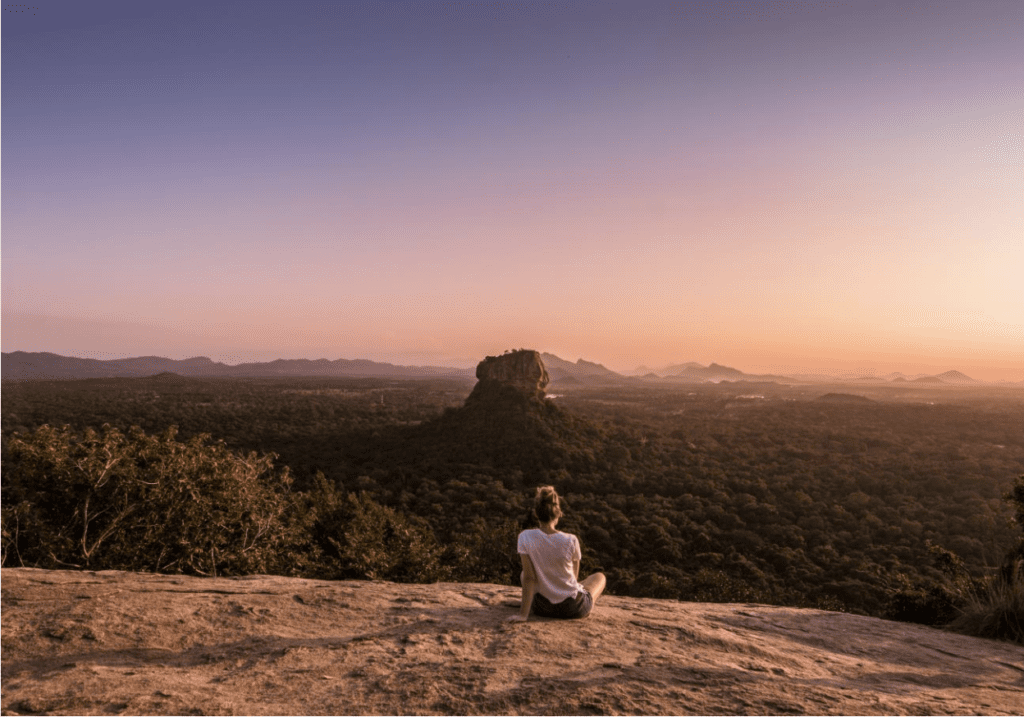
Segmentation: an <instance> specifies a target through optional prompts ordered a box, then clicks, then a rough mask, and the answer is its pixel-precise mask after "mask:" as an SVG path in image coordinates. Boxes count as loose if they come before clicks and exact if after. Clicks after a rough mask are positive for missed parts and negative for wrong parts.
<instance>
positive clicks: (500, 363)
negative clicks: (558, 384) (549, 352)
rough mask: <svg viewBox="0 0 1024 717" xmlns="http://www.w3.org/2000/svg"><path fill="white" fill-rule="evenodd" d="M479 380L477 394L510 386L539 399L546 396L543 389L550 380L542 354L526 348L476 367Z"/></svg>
mask: <svg viewBox="0 0 1024 717" xmlns="http://www.w3.org/2000/svg"><path fill="white" fill-rule="evenodd" d="M476 377H477V378H478V379H479V382H478V383H477V385H476V387H475V388H474V389H473V392H474V393H484V392H491V391H494V390H495V389H496V388H498V387H501V386H508V387H512V388H515V389H517V390H519V391H521V392H523V393H524V394H526V395H527V396H531V397H536V398H543V397H544V388H545V387H546V386H547V385H548V381H549V380H550V379H549V378H548V371H547V369H546V368H545V367H544V361H543V360H542V359H541V357H540V354H539V353H538V352H536V351H530V350H527V349H520V350H518V351H510V352H508V353H505V354H502V355H501V356H488V357H487V358H485V359H484V360H483V361H481V362H480V363H479V364H477V367H476Z"/></svg>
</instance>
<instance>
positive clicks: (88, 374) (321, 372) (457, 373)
mask: <svg viewBox="0 0 1024 717" xmlns="http://www.w3.org/2000/svg"><path fill="white" fill-rule="evenodd" d="M2 358H3V363H2V367H0V375H2V376H3V378H5V379H20V380H25V379H81V378H138V377H143V376H155V375H157V374H162V373H171V374H177V375H179V376H190V377H200V376H248V377H260V376H262V377H270V376H352V377H378V376H379V377H395V378H427V377H441V376H444V377H452V378H473V377H474V374H473V369H459V368H450V367H442V366H395V365H394V364H390V363H378V362H376V361H369V360H366V359H353V360H349V359H337V360H335V361H329V360H328V359H317V360H316V361H310V360H309V359H277V360H276V361H270V362H267V363H243V364H238V365H237V366H229V365H227V364H224V363H219V362H215V361H213V360H211V359H209V358H207V357H205V356H198V357H196V358H190V359H184V360H181V361H177V360H175V359H168V358H162V357H159V356H142V357H138V358H128V359H110V360H99V359H83V358H75V357H68V356H58V355H57V354H53V353H27V352H25V351H14V352H12V353H4V354H3V357H2Z"/></svg>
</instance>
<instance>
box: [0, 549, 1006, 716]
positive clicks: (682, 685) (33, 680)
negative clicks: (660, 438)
mask: <svg viewBox="0 0 1024 717" xmlns="http://www.w3.org/2000/svg"><path fill="white" fill-rule="evenodd" d="M519 596H520V589H519V588H518V587H512V586H508V585H488V584H458V583H437V584H434V585H408V584H403V585H398V584H395V583H388V582H381V581H372V582H352V581H340V582H331V581H325V580H300V579H295V578H283V577H274V576H269V575H253V576H249V577H240V578H196V577H186V576H182V575H153V574H146V573H124V572H115V571H103V572H85V571H81V572H76V571H47V570H34V569H28V568H17V569H14V568H4V570H3V611H2V613H0V615H2V618H3V626H2V630H3V675H2V677H3V693H2V704H0V709H2V712H3V714H291V715H302V714H1020V711H1021V705H1024V681H1022V679H1021V676H1022V675H1024V647H1021V646H1020V645H1012V644H1007V643H1001V642H995V641H992V640H983V639H981V638H976V637H964V636H962V635H954V634H951V633H948V632H943V631H942V630H936V629H934V628H930V627H924V626H922V625H911V624H907V623H898V622H886V621H884V620H878V619H875V618H869V617H860V616H857V615H848V614H845V613H838V612H822V611H820V610H801V609H797V608H787V607H770V606H767V605H742V604H732V605H717V604H704V603H685V602H677V601H675V600H653V599H644V598H627V597H617V596H613V595H607V596H604V597H602V598H601V600H599V601H598V604H597V606H596V607H595V608H594V612H593V613H592V614H591V615H590V616H589V617H588V618H586V619H585V620H564V621H559V620H546V619H543V618H530V621H529V622H526V623H519V624H509V623H507V622H505V620H506V619H507V618H508V617H509V616H511V615H514V614H515V613H516V612H517V611H518V605H519Z"/></svg>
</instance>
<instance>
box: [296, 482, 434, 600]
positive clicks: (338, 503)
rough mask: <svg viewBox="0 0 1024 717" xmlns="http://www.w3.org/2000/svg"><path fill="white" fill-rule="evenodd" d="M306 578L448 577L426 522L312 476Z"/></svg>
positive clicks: (408, 579) (411, 579) (417, 579)
mask: <svg viewBox="0 0 1024 717" xmlns="http://www.w3.org/2000/svg"><path fill="white" fill-rule="evenodd" d="M308 520H309V523H310V528H309V530H310V544H309V546H308V548H307V550H308V553H309V554H310V560H311V567H310V569H309V570H308V571H307V575H309V576H310V577H316V578H322V579H329V580H338V579H377V580H395V581H397V582H435V581H437V580H445V579H447V578H448V577H449V576H450V573H451V571H450V569H449V568H448V567H447V566H446V565H445V564H444V562H443V561H442V553H443V550H442V547H441V545H440V544H439V543H438V542H437V539H436V538H435V537H434V533H433V532H432V531H431V529H430V527H429V525H428V524H427V523H426V521H424V520H422V519H420V518H410V517H407V516H405V515H403V514H401V513H399V512H397V511H395V510H392V509H391V508H388V507H387V506H383V505H380V504H379V503H377V502H376V501H374V500H373V499H372V498H371V497H370V496H369V494H368V493H364V492H361V493H359V494H355V493H342V492H341V490H339V489H338V488H337V487H336V486H335V485H334V484H333V483H331V482H330V481H328V480H327V479H326V478H325V477H324V476H323V474H322V473H321V474H317V476H316V478H315V485H314V488H313V491H312V492H311V494H310V496H309V516H308Z"/></svg>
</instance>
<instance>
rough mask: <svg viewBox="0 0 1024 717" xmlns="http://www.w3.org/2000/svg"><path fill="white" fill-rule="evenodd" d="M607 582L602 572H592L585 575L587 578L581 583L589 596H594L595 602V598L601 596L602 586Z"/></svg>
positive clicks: (595, 600)
mask: <svg viewBox="0 0 1024 717" xmlns="http://www.w3.org/2000/svg"><path fill="white" fill-rule="evenodd" d="M607 584H608V581H607V579H605V577H604V573H594V574H593V575H591V576H589V577H587V579H586V580H584V581H583V583H582V585H583V587H585V588H586V589H587V592H589V593H590V597H592V598H594V602H595V603H596V602H597V599H598V598H599V597H601V593H603V592H604V586H605V585H607Z"/></svg>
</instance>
